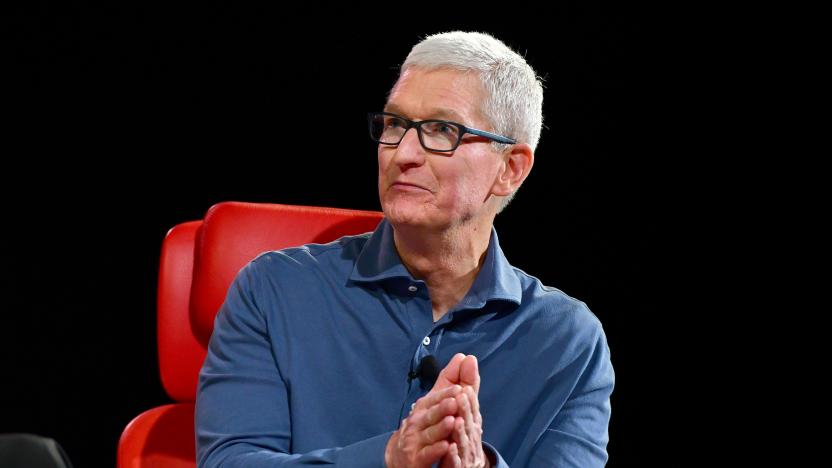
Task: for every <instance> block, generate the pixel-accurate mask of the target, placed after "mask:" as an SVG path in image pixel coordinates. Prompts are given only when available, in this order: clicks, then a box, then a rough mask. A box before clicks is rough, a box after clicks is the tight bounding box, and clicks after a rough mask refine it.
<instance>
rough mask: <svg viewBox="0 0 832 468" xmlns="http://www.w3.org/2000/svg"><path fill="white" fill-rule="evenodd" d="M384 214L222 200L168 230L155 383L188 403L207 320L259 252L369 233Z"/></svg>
mask: <svg viewBox="0 0 832 468" xmlns="http://www.w3.org/2000/svg"><path fill="white" fill-rule="evenodd" d="M382 216H383V213H381V212H377V211H358V210H346V209H338V208H320V207H307V206H291V205H278V204H266V203H243V202H223V203H219V204H216V205H214V206H212V207H211V208H210V209H209V210H208V212H207V213H206V215H205V218H204V220H202V221H191V222H186V223H182V224H179V225H177V226H176V227H174V228H173V229H171V230H170V231H169V232H168V234H167V236H166V237H165V240H164V242H163V245H162V258H161V262H160V267H159V287H158V297H157V306H158V322H157V323H158V329H157V332H158V347H159V368H160V373H161V377H162V384H163V385H164V387H165V391H167V393H168V395H169V396H170V397H171V398H173V399H174V400H176V401H179V402H193V401H194V400H195V397H196V387H197V379H198V376H199V369H200V367H202V362H203V361H204V359H205V354H206V352H207V351H206V350H207V346H208V340H209V338H210V336H211V332H212V331H213V326H214V317H215V315H216V314H217V311H218V310H219V308H220V306H221V305H222V303H223V301H224V300H225V295H226V293H227V291H228V287H229V286H230V285H231V282H232V281H233V280H234V278H235V276H236V275H237V273H238V272H239V271H240V269H241V268H242V267H243V266H245V265H246V264H247V263H248V262H249V261H251V260H252V259H253V258H254V257H256V256H257V255H259V254H260V253H262V252H264V251H269V250H278V249H283V248H286V247H293V246H297V245H302V244H307V243H326V242H330V241H333V240H335V239H337V238H339V237H341V236H345V235H352V234H360V233H364V232H368V231H372V230H374V229H375V228H376V226H377V225H378V223H379V222H380V221H381V218H382Z"/></svg>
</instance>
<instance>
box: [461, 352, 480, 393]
mask: <svg viewBox="0 0 832 468" xmlns="http://www.w3.org/2000/svg"><path fill="white" fill-rule="evenodd" d="M459 384H460V385H470V386H471V387H473V388H474V391H475V392H476V393H479V392H480V366H479V363H478V362H477V357H476V356H474V355H473V354H470V355H468V356H465V359H463V360H462V362H460V364H459Z"/></svg>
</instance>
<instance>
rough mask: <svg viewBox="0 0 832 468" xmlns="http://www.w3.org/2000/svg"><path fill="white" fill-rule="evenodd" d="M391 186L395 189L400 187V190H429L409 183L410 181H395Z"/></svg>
mask: <svg viewBox="0 0 832 468" xmlns="http://www.w3.org/2000/svg"><path fill="white" fill-rule="evenodd" d="M390 188H394V189H398V190H425V191H428V189H426V188H424V187H422V186H419V185H415V184H408V183H405V182H394V183H393V185H391V186H390Z"/></svg>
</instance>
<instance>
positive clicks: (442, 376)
mask: <svg viewBox="0 0 832 468" xmlns="http://www.w3.org/2000/svg"><path fill="white" fill-rule="evenodd" d="M463 359H465V355H464V354H462V353H456V354H454V357H452V358H451V362H449V363H448V365H446V366H445V368H444V369H442V371H441V372H439V376H437V377H436V383H435V384H433V388H435V389H436V388H438V389H443V388H445V387H450V386H451V385H455V384H458V383H459V366H460V364H461V363H462V360H463Z"/></svg>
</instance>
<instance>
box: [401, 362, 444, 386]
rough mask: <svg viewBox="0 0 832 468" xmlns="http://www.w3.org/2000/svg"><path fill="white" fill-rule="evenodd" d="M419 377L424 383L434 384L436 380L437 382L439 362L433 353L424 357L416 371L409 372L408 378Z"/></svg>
mask: <svg viewBox="0 0 832 468" xmlns="http://www.w3.org/2000/svg"><path fill="white" fill-rule="evenodd" d="M417 377H418V378H419V380H421V381H422V383H423V384H428V385H429V386H433V384H434V382H436V378H437V377H439V364H437V362H436V358H435V357H434V356H433V355H432V354H428V355H427V356H425V357H423V358H422V360H421V361H419V365H418V366H417V367H416V370H415V371H410V372H408V373H407V378H408V380H413V379H415V378H417Z"/></svg>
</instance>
